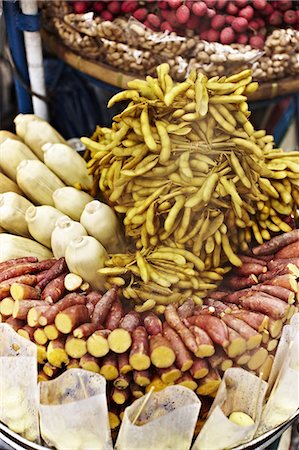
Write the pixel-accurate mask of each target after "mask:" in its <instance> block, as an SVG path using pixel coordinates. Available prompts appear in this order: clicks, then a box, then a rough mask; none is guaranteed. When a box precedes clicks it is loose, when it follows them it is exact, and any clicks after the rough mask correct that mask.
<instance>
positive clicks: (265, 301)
mask: <svg viewBox="0 0 299 450" xmlns="http://www.w3.org/2000/svg"><path fill="white" fill-rule="evenodd" d="M266 295H268V294H263V293H261V292H258V293H254V294H253V295H251V296H250V297H245V298H243V299H242V306H243V307H244V308H245V309H249V310H251V311H256V312H261V313H263V314H266V315H267V316H269V317H272V318H273V319H282V318H284V317H285V316H286V315H287V312H288V309H289V308H290V305H288V304H287V303H286V302H284V301H283V300H280V299H278V298H275V297H272V296H266Z"/></svg>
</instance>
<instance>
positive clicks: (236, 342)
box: [226, 327, 247, 358]
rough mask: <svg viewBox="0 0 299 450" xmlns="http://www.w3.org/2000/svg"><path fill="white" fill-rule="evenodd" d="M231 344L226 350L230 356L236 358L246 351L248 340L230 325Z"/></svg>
mask: <svg viewBox="0 0 299 450" xmlns="http://www.w3.org/2000/svg"><path fill="white" fill-rule="evenodd" d="M228 336H229V346H228V347H227V348H226V352H227V354H228V356H229V357H230V358H236V357H237V356H239V355H242V354H243V353H245V351H246V347H247V342H246V339H244V338H243V337H242V336H241V335H240V334H239V333H238V332H237V331H235V330H234V329H232V328H230V327H228Z"/></svg>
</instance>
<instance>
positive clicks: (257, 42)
mask: <svg viewBox="0 0 299 450" xmlns="http://www.w3.org/2000/svg"><path fill="white" fill-rule="evenodd" d="M249 44H250V45H251V47H253V48H258V49H260V50H262V49H263V48H264V44H265V39H264V38H263V37H262V36H251V38H250V39H249Z"/></svg>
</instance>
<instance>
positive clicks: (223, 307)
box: [195, 298, 231, 315]
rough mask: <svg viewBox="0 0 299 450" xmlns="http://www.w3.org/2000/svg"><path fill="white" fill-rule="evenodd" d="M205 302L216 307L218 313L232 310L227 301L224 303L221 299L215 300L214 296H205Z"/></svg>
mask: <svg viewBox="0 0 299 450" xmlns="http://www.w3.org/2000/svg"><path fill="white" fill-rule="evenodd" d="M204 303H205V305H207V306H212V307H213V308H214V309H215V313H216V315H219V314H221V313H230V312H231V308H230V307H229V306H228V305H227V303H223V302H222V301H220V300H214V299H213V298H205V300H204ZM195 315H196V313H195Z"/></svg>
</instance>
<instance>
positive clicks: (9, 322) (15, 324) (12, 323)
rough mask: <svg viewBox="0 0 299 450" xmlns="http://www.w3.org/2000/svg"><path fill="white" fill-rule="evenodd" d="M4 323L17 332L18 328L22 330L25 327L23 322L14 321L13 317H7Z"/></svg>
mask: <svg viewBox="0 0 299 450" xmlns="http://www.w3.org/2000/svg"><path fill="white" fill-rule="evenodd" d="M5 323H7V325H9V326H11V327H12V328H13V329H14V330H15V331H18V330H19V329H20V328H23V327H24V326H25V324H24V322H23V320H20V319H14V318H13V317H9V318H8V319H7V320H6V321H5Z"/></svg>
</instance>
